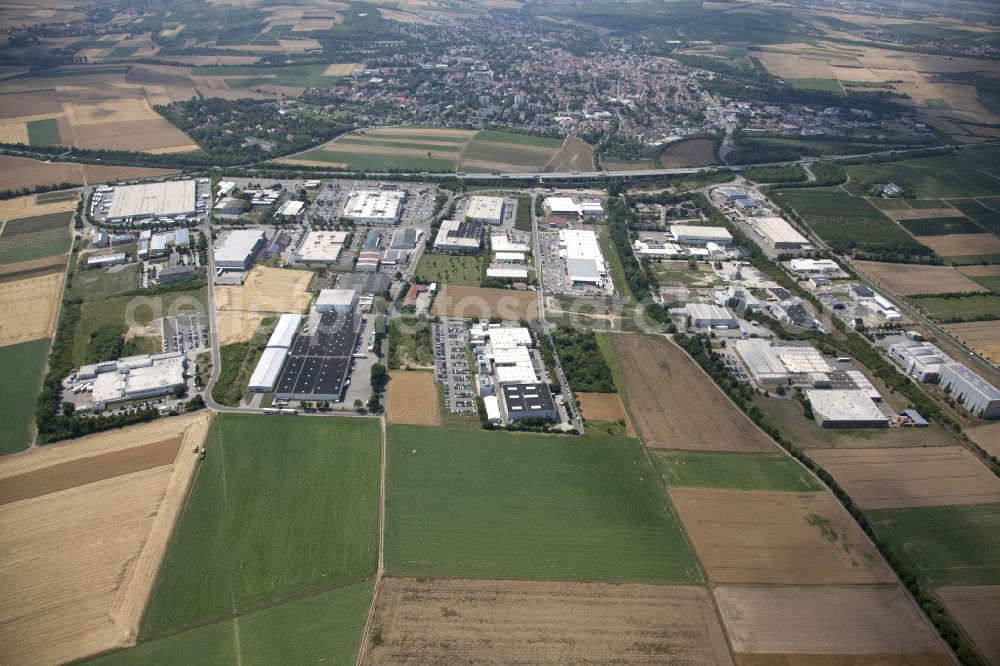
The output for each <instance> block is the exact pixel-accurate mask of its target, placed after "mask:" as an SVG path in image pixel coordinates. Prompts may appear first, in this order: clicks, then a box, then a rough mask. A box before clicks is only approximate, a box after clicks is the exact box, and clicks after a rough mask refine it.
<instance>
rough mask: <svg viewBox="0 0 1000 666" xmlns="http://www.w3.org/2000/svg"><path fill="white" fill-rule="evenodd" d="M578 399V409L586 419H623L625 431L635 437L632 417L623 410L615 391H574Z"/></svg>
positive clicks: (603, 420) (600, 421) (605, 420)
mask: <svg viewBox="0 0 1000 666" xmlns="http://www.w3.org/2000/svg"><path fill="white" fill-rule="evenodd" d="M574 395H575V396H576V397H577V398H578V399H579V400H580V411H582V412H583V416H584V418H586V419H587V420H588V421H597V422H598V423H602V422H607V421H618V420H619V419H622V420H624V421H625V431H626V433H627V434H628V436H629V437H635V427H634V426H633V425H632V419H630V418H629V417H628V412H626V411H625V405H623V404H622V398H621V396H620V395H618V394H617V393H574Z"/></svg>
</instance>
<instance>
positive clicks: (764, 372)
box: [733, 338, 788, 381]
mask: <svg viewBox="0 0 1000 666" xmlns="http://www.w3.org/2000/svg"><path fill="white" fill-rule="evenodd" d="M733 348H734V350H735V351H736V355H737V356H739V357H740V359H742V360H743V362H744V363H745V364H746V366H747V369H748V370H749V371H750V374H752V375H753V376H754V377H756V378H757V379H759V380H770V381H784V380H785V379H787V378H788V371H787V370H785V365H784V364H783V363H782V362H781V359H779V358H778V355H777V354H775V353H774V349H772V348H771V344H770V343H769V342H768V341H767V340H762V339H760V338H750V339H749V340H737V341H736V343H735V344H734V345H733Z"/></svg>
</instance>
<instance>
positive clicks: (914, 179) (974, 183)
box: [846, 148, 1000, 199]
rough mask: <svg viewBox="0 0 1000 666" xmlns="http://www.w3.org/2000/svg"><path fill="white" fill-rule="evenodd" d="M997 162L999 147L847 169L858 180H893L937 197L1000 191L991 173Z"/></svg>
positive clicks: (924, 196)
mask: <svg viewBox="0 0 1000 666" xmlns="http://www.w3.org/2000/svg"><path fill="white" fill-rule="evenodd" d="M991 164H992V166H991ZM997 164H1000V149H996V148H987V149H976V150H963V151H959V152H957V153H955V154H954V155H941V156H937V157H925V158H921V159H915V160H904V161H901V162H890V163H887V164H875V165H871V166H867V165H853V166H848V167H846V168H847V172H848V173H849V174H850V175H851V180H852V181H853V182H855V183H865V182H870V181H874V182H886V181H888V180H891V181H893V182H895V183H897V184H899V185H901V186H903V187H905V188H907V189H909V190H911V191H913V193H914V194H915V195H916V196H917V197H918V198H920V199H935V198H940V197H944V198H954V197H988V196H995V195H997V194H1000V180H997V179H996V178H994V177H993V176H991V175H990V174H991V173H995V172H996V168H997V167H996V165H997Z"/></svg>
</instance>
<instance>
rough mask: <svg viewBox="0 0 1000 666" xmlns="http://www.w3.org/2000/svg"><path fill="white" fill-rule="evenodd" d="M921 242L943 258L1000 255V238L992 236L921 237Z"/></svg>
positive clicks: (953, 235)
mask: <svg viewBox="0 0 1000 666" xmlns="http://www.w3.org/2000/svg"><path fill="white" fill-rule="evenodd" d="M918 240H920V242H921V243H922V244H924V245H926V246H927V247H929V248H930V249H932V250H934V251H935V252H937V253H938V254H940V255H941V256H942V257H965V256H968V255H980V254H1000V238H997V237H996V236H994V235H992V234H948V235H946V236H920V238H919V239H918Z"/></svg>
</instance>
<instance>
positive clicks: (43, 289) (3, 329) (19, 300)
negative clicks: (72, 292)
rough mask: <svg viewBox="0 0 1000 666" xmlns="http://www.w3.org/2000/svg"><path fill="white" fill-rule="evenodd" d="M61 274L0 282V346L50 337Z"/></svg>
mask: <svg viewBox="0 0 1000 666" xmlns="http://www.w3.org/2000/svg"><path fill="white" fill-rule="evenodd" d="M62 283H63V274H62V272H59V273H50V274H49V275H42V276H40V277H31V278H26V279H24V280H14V281H11V282H0V346H4V345H13V344H17V343H19V342H27V341H28V340H37V339H39V338H47V337H49V336H51V335H52V329H53V328H54V327H55V324H56V315H57V314H58V312H59V300H60V296H61V294H62Z"/></svg>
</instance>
